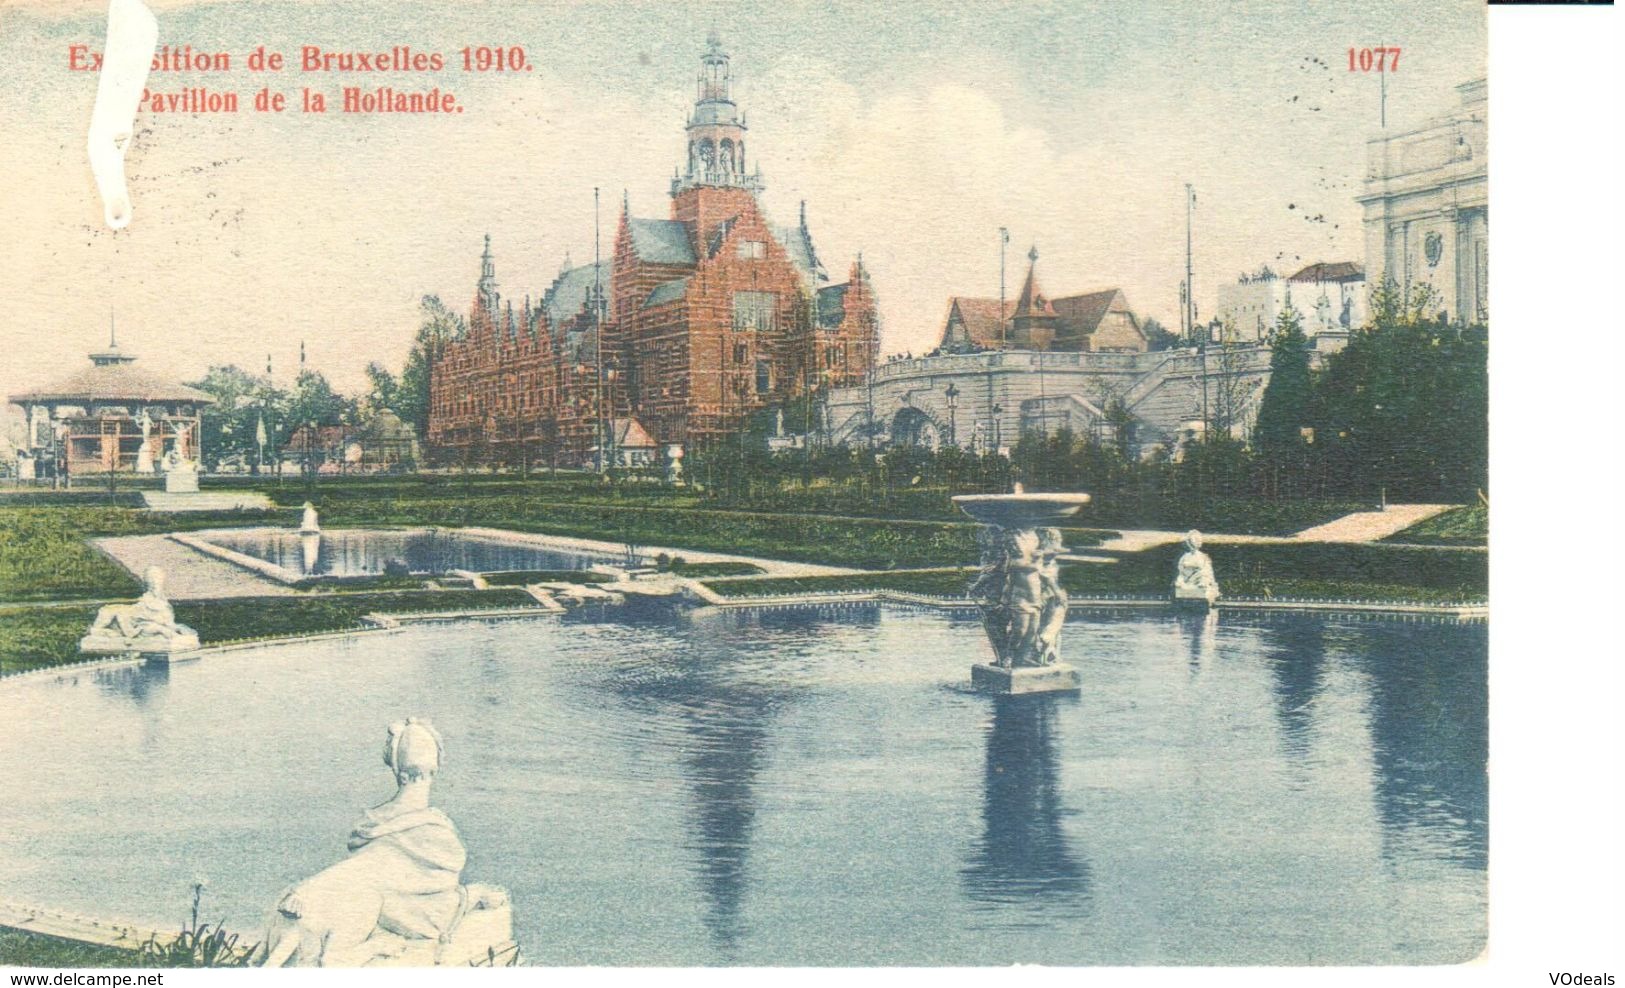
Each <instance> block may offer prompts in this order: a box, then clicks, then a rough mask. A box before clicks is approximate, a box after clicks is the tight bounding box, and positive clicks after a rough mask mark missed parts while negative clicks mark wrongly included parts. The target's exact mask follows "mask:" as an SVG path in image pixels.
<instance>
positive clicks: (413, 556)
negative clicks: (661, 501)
mask: <svg viewBox="0 0 1625 988" xmlns="http://www.w3.org/2000/svg"><path fill="white" fill-rule="evenodd" d="M201 537H202V538H203V539H205V540H206V541H208V542H211V543H213V544H214V545H217V546H221V547H223V548H226V549H230V550H232V551H233V552H240V553H242V554H243V555H246V556H252V557H253V558H255V559H259V560H263V561H264V562H268V563H270V564H271V565H273V566H277V567H280V568H281V569H282V570H284V571H285V572H286V574H287V577H288V578H289V579H298V578H301V577H346V576H370V575H375V574H379V573H383V572H385V568H386V566H387V565H388V564H389V563H391V562H392V561H393V562H396V563H399V564H403V565H405V567H406V569H407V571H408V572H411V573H421V574H432V573H448V572H450V571H452V570H471V571H473V572H477V573H490V572H497V571H505V570H583V569H591V568H592V567H593V566H594V565H602V564H609V565H624V564H625V563H626V558H625V556H624V555H621V556H611V555H609V554H607V553H592V552H586V551H574V550H570V551H566V550H563V549H549V548H545V547H542V546H538V545H527V544H525V543H523V542H514V541H507V540H503V539H498V538H491V537H486V536H481V535H474V534H469V533H466V532H453V531H441V530H439V529H433V528H419V529H401V530H391V529H332V530H325V531H322V532H321V533H320V534H315V533H311V534H303V533H300V532H296V531H289V530H286V529H272V528H254V529H240V530H223V531H216V532H207V533H204V534H203V535H202V536H201Z"/></svg>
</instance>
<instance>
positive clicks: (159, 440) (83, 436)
mask: <svg viewBox="0 0 1625 988" xmlns="http://www.w3.org/2000/svg"><path fill="white" fill-rule="evenodd" d="M135 360H136V358H135V354H132V353H129V352H126V351H123V350H120V349H119V346H118V341H117V338H116V337H115V338H112V339H110V340H109V343H108V346H107V349H106V350H102V351H100V352H98V353H92V354H91V355H90V366H89V367H86V368H84V369H82V370H80V371H79V372H78V373H76V374H73V375H72V376H70V377H68V378H67V379H65V380H62V381H58V382H57V383H55V384H53V385H50V386H49V387H44V388H39V389H36V390H34V391H28V392H25V393H23V394H18V395H12V396H11V399H10V400H11V403H12V404H13V405H18V406H20V407H21V408H22V410H23V417H24V419H25V428H26V438H25V441H24V442H23V443H22V444H20V445H19V447H18V449H17V478H18V479H19V480H34V479H45V478H47V477H50V478H56V479H67V478H71V477H74V476H80V475H83V474H108V473H137V474H156V473H162V472H163V470H164V464H165V457H166V456H168V455H169V454H171V453H173V454H175V455H178V456H181V457H183V458H185V459H186V460H187V461H189V462H191V463H194V464H195V463H199V462H201V459H202V455H203V448H202V428H201V424H202V418H201V416H202V411H203V406H205V405H211V404H213V403H214V399H213V398H211V397H210V396H209V395H207V394H205V393H204V392H202V391H199V390H198V389H196V388H193V387H188V386H187V385H184V384H180V383H178V382H176V381H171V380H169V379H167V378H165V377H162V376H160V375H158V374H154V373H150V372H148V371H145V370H142V369H140V368H138V367H136V366H134V365H135Z"/></svg>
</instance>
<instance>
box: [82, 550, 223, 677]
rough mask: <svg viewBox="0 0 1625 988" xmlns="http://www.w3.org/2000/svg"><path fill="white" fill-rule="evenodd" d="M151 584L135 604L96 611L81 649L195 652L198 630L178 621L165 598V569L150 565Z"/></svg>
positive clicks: (147, 579)
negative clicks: (94, 618)
mask: <svg viewBox="0 0 1625 988" xmlns="http://www.w3.org/2000/svg"><path fill="white" fill-rule="evenodd" d="M143 576H144V578H145V582H146V585H147V588H146V592H145V593H143V594H142V595H141V599H139V600H137V601H136V602H135V603H133V604H107V605H104V606H103V607H102V609H101V610H99V611H97V612H96V620H95V621H93V622H92V623H91V625H90V631H89V632H88V633H87V634H86V635H85V636H84V637H83V638H81V639H79V651H81V652H86V653H89V654H92V655H121V654H127V653H141V654H149V653H150V654H158V653H166V654H167V653H175V652H188V651H193V650H195V649H196V648H197V647H198V638H197V632H195V631H193V630H192V629H191V628H188V627H187V626H186V625H184V624H177V623H176V622H175V609H174V608H173V607H170V606H169V601H168V600H167V599H165V597H164V571H163V570H162V569H160V568H158V567H157V566H148V567H147V571H146V573H145V574H143Z"/></svg>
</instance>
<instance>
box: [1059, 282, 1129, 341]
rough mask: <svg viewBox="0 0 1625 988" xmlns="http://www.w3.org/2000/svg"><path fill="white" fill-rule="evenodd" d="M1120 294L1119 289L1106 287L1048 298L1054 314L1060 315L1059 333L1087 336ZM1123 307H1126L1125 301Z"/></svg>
mask: <svg viewBox="0 0 1625 988" xmlns="http://www.w3.org/2000/svg"><path fill="white" fill-rule="evenodd" d="M1122 294H1123V292H1122V290H1121V289H1118V288H1108V289H1106V290H1105V291H1103V292H1090V293H1088V294H1086V295H1072V296H1069V297H1067V298H1056V299H1050V305H1051V306H1053V307H1054V309H1055V314H1056V315H1058V316H1060V317H1061V327H1060V333H1061V335H1063V336H1088V335H1089V334H1090V333H1093V332H1094V331H1095V329H1096V328H1098V327H1099V326H1100V320H1102V319H1104V318H1106V313H1108V312H1110V311H1111V310H1112V303H1113V302H1116V301H1118V300H1119V299H1120V298H1121V297H1122ZM1124 307H1125V308H1126V307H1127V305H1126V303H1125V305H1124Z"/></svg>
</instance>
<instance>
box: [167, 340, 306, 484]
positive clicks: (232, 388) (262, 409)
mask: <svg viewBox="0 0 1625 988" xmlns="http://www.w3.org/2000/svg"><path fill="white" fill-rule="evenodd" d="M190 386H191V387H194V388H197V389H198V390H199V391H203V392H205V393H207V394H208V395H209V396H210V397H212V398H213V399H214V404H212V405H205V406H203V415H202V419H203V428H202V431H203V436H202V440H203V455H204V457H205V463H204V466H205V468H206V469H210V470H213V469H215V468H216V467H217V466H218V465H219V463H220V461H221V460H222V459H227V458H231V457H241V458H242V459H243V461H244V462H246V463H251V464H255V465H256V466H257V464H258V462H259V445H258V441H257V434H258V430H259V422H260V417H261V416H262V415H265V416H267V417H270V418H273V419H274V418H275V417H276V416H277V415H278V414H279V413H280V412H281V411H282V409H283V406H284V405H285V403H286V398H287V396H286V395H285V394H283V393H282V392H279V391H276V390H274V389H273V388H272V387H271V382H270V380H269V379H267V378H264V377H256V376H255V375H253V374H250V373H249V372H248V371H245V370H243V369H242V368H240V367H237V366H235V365H231V364H228V365H225V366H215V367H210V368H209V371H208V373H207V374H205V375H203V379H202V380H200V381H193V382H191V383H190ZM266 428H267V429H270V428H271V423H270V422H267V423H266ZM266 452H267V453H268V454H270V453H271V452H272V451H271V450H269V449H268V450H267V451H266Z"/></svg>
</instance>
